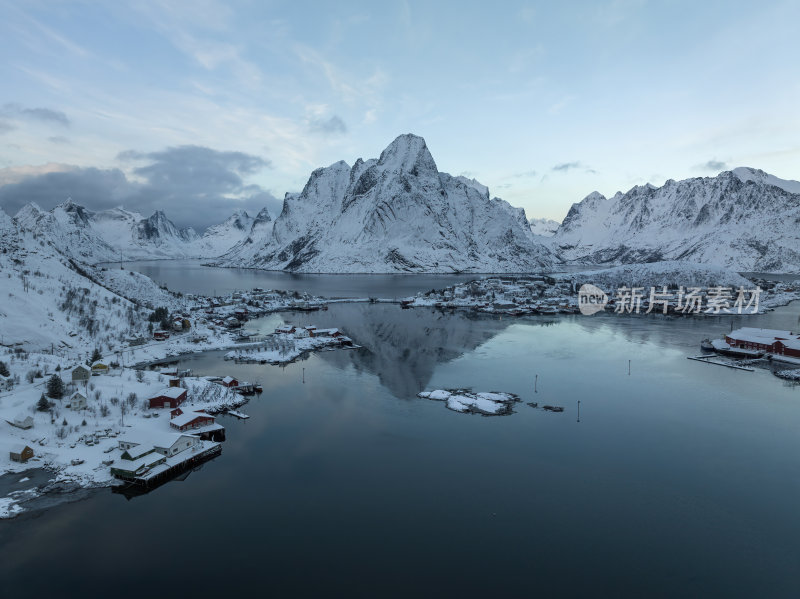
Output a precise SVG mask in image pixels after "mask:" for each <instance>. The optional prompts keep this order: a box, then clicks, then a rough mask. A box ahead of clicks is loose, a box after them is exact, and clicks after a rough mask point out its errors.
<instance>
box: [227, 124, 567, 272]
mask: <svg viewBox="0 0 800 599" xmlns="http://www.w3.org/2000/svg"><path fill="white" fill-rule="evenodd" d="M551 262H552V253H551V252H550V250H549V249H548V248H545V247H544V246H543V245H541V244H539V243H537V242H536V241H535V239H534V237H533V235H532V234H531V232H530V228H529V227H528V223H527V220H526V218H525V212H524V210H521V209H517V208H512V207H511V206H510V205H509V204H508V203H507V202H504V201H503V200H500V199H498V198H491V197H490V195H489V190H488V189H487V188H486V187H485V186H483V185H481V184H480V183H478V182H477V181H474V180H472V179H466V178H465V177H453V176H451V175H449V174H447V173H440V172H439V170H438V169H437V167H436V163H435V162H434V160H433V157H432V156H431V154H430V152H429V151H428V147H427V145H426V144H425V140H424V139H422V138H421V137H417V136H415V135H410V134H409V135H401V136H400V137H398V138H397V139H395V140H394V141H393V142H392V143H391V144H390V145H389V146H388V147H387V148H386V149H385V150H384V151H383V152H382V153H381V156H380V158H378V159H370V160H366V161H364V160H362V159H360V158H359V159H358V160H356V162H355V164H354V165H353V166H352V167H350V166H349V165H348V164H347V163H345V162H341V161H340V162H337V163H335V164H332V165H331V166H329V167H327V168H320V169H317V170H315V171H314V172H313V173H312V174H311V177H310V178H309V180H308V183H306V186H305V188H304V189H303V191H302V192H301V193H299V194H287V195H286V197H285V199H284V202H283V210H282V211H281V214H280V216H278V218H277V219H276V220H275V224H274V226H273V228H272V232H271V234H270V235H269V236H268V238H267V240H266V243H256V242H255V240H254V242H253V243H250V244H242V245H240V246H238V247H237V248H236V249H235V251H233V252H231V253H229V254H227V255H225V256H223V258H222V259H221V260H220V261H219V264H220V265H224V266H246V267H252V268H265V269H275V270H289V271H295V272H342V273H344V272H361V273H365V272H376V273H377V272H384V273H385V272H456V271H461V272H465V271H469V272H524V271H536V270H541V269H542V268H543V267H547V266H549V265H550V264H551Z"/></svg>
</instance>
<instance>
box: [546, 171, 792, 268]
mask: <svg viewBox="0 0 800 599" xmlns="http://www.w3.org/2000/svg"><path fill="white" fill-rule="evenodd" d="M798 225H800V183H799V182H797V181H785V180H782V179H778V178H777V177H774V176H772V175H768V174H767V173H764V172H763V171H760V170H756V169H751V168H737V169H735V170H733V171H724V172H722V173H720V174H719V175H717V176H716V177H698V178H692V179H686V180H683V181H673V180H671V179H670V180H669V181H667V182H666V183H664V185H663V186H662V187H654V186H653V185H649V184H647V185H641V186H636V187H634V188H633V189H631V190H630V191H628V192H626V193H617V194H616V195H614V196H613V197H612V198H609V199H607V198H605V197H604V196H603V195H601V194H599V193H597V192H593V193H591V194H589V195H588V196H586V198H584V199H583V200H582V201H581V202H579V203H577V204H573V206H572V208H571V209H570V211H569V213H568V214H567V216H566V218H565V219H564V222H563V223H562V224H561V226H560V227H559V228H558V230H557V231H556V233H555V235H554V237H553V248H554V249H555V250H556V251H558V252H559V253H560V255H561V257H562V258H564V259H565V260H568V261H573V262H584V263H598V264H600V263H610V264H626V263H641V262H656V261H661V260H689V261H692V262H698V263H703V264H714V265H719V266H725V267H728V268H733V269H735V270H739V271H765V272H800V227H799V226H798Z"/></svg>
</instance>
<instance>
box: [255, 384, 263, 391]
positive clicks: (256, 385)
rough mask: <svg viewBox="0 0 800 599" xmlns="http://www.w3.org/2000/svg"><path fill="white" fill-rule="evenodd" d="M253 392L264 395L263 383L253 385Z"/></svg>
mask: <svg viewBox="0 0 800 599" xmlns="http://www.w3.org/2000/svg"><path fill="white" fill-rule="evenodd" d="M253 391H255V392H256V393H262V392H263V391H264V388H263V387H262V386H261V383H256V384H255V385H253Z"/></svg>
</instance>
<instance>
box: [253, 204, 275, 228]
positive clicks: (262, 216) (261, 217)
mask: <svg viewBox="0 0 800 599" xmlns="http://www.w3.org/2000/svg"><path fill="white" fill-rule="evenodd" d="M271 221H272V217H271V216H270V215H269V210H267V208H266V207H264V208H262V209H261V210H259V211H258V214H256V217H255V218H254V219H253V224H254V225H255V224H256V223H258V224H261V223H268V222H271Z"/></svg>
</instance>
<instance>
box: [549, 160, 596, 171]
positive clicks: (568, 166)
mask: <svg viewBox="0 0 800 599" xmlns="http://www.w3.org/2000/svg"><path fill="white" fill-rule="evenodd" d="M578 169H582V170H583V172H584V173H590V174H592V175H596V174H597V171H596V170H594V169H593V168H592V167H590V166H586V165H585V164H583V163H582V162H580V161H578V160H576V161H574V162H562V163H561V164H557V165H555V166H554V167H553V168H551V169H550V170H551V171H553V172H554V173H566V172H568V171H573V170H578Z"/></svg>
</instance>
